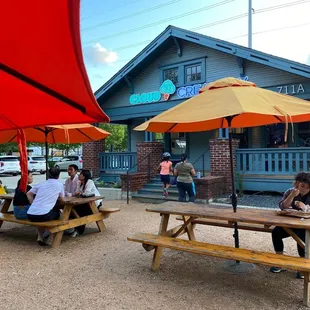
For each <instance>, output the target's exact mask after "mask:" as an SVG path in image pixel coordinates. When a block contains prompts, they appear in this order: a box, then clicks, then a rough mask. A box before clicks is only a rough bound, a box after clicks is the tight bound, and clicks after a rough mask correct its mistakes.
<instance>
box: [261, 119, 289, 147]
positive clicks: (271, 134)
mask: <svg viewBox="0 0 310 310" xmlns="http://www.w3.org/2000/svg"><path fill="white" fill-rule="evenodd" d="M284 135H285V124H273V125H267V126H266V140H267V147H270V148H278V147H283V145H285V142H284Z"/></svg>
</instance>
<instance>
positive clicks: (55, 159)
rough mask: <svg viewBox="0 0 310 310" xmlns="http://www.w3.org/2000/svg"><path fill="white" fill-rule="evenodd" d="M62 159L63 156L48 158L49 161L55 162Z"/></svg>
mask: <svg viewBox="0 0 310 310" xmlns="http://www.w3.org/2000/svg"><path fill="white" fill-rule="evenodd" d="M61 160H62V157H49V158H48V161H55V162H57V161H61Z"/></svg>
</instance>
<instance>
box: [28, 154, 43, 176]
mask: <svg viewBox="0 0 310 310" xmlns="http://www.w3.org/2000/svg"><path fill="white" fill-rule="evenodd" d="M28 170H29V171H31V172H40V173H41V174H44V173H45V172H46V160H45V157H43V156H28Z"/></svg>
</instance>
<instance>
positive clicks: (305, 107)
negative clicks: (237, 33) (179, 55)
mask: <svg viewBox="0 0 310 310" xmlns="http://www.w3.org/2000/svg"><path fill="white" fill-rule="evenodd" d="M200 92H201V93H200V95H198V96H196V97H193V98H191V99H189V100H186V101H184V102H183V103H181V104H179V105H177V106H175V107H173V108H171V109H169V110H167V111H165V112H163V113H161V114H159V115H158V116H155V117H153V118H152V119H150V120H149V121H147V122H145V123H143V124H142V125H140V126H138V127H136V128H135V130H141V131H144V130H146V131H151V132H195V131H207V130H213V129H218V128H228V127H231V128H241V127H253V126H261V125H268V124H274V123H280V122H288V121H289V122H305V121H309V120H310V103H309V102H308V101H305V100H302V99H299V98H295V97H292V96H288V95H283V94H279V93H276V92H273V91H270V90H266V89H262V88H259V87H256V85H255V84H254V83H252V82H246V81H242V80H239V79H236V78H231V77H228V78H224V79H221V80H218V81H215V82H213V83H210V84H208V85H207V86H206V87H204V88H203V89H202V90H201V91H200ZM228 117H233V118H232V120H231V124H230V126H229V124H228V119H229V118H228Z"/></svg>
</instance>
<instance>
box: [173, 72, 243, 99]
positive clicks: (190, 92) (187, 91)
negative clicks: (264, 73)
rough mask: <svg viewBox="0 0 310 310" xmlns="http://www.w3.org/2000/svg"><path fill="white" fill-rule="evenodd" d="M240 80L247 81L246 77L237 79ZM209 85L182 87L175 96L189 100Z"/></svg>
mask: <svg viewBox="0 0 310 310" xmlns="http://www.w3.org/2000/svg"><path fill="white" fill-rule="evenodd" d="M239 79H240V80H243V81H248V80H249V77H248V76H243V77H239ZM208 84H209V83H203V84H194V85H189V86H182V87H179V88H178V89H177V96H178V98H179V99H185V98H191V97H194V96H196V95H198V94H199V90H200V89H201V88H203V87H205V86H206V85H208Z"/></svg>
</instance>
